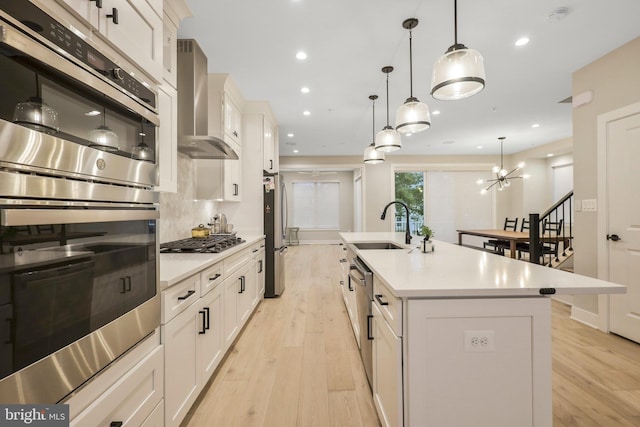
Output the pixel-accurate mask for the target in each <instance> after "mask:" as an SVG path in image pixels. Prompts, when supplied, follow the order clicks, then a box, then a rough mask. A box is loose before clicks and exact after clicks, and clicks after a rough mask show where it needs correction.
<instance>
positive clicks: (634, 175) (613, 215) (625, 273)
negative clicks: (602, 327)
mask: <svg viewBox="0 0 640 427" xmlns="http://www.w3.org/2000/svg"><path fill="white" fill-rule="evenodd" d="M638 159H640V112H637V113H636V114H634V115H630V116H627V117H624V118H621V119H619V120H615V121H611V122H609V123H608V125H607V175H608V177H607V194H608V206H607V214H608V222H609V223H608V230H607V233H608V235H609V237H610V238H611V237H613V239H609V240H608V245H609V251H608V252H609V280H611V281H612V282H616V283H620V284H622V285H625V286H627V293H626V294H618V295H611V299H610V304H611V305H610V316H611V319H610V330H611V332H614V333H616V334H619V335H622V336H624V337H626V338H629V339H631V340H633V341H636V342H640V282H639V281H638V277H640V192H638V191H637V189H636V188H635V185H636V183H638V182H640V168H638ZM613 235H617V236H619V239H620V240H617V241H615V240H614V239H615V237H614V236H613Z"/></svg>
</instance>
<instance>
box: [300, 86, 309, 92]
mask: <svg viewBox="0 0 640 427" xmlns="http://www.w3.org/2000/svg"><path fill="white" fill-rule="evenodd" d="M300 92H302V93H309V88H308V87H306V86H305V87H301V88H300Z"/></svg>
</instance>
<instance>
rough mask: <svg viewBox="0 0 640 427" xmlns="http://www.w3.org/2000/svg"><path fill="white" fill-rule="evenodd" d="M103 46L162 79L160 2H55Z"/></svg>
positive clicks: (153, 0)
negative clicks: (84, 26) (78, 20)
mask: <svg viewBox="0 0 640 427" xmlns="http://www.w3.org/2000/svg"><path fill="white" fill-rule="evenodd" d="M56 1H57V2H58V3H60V4H61V5H62V6H63V7H64V9H65V11H66V13H69V14H70V15H71V16H73V18H75V19H80V20H82V21H84V22H85V23H86V24H87V26H88V28H90V29H91V33H92V34H88V36H89V37H91V39H92V40H94V41H96V42H97V43H98V44H102V43H106V44H107V45H108V46H110V47H111V48H113V49H114V50H115V51H116V52H118V53H120V54H122V55H124V56H125V57H126V58H127V60H128V61H129V62H131V63H132V64H135V65H137V66H138V68H140V69H141V70H143V71H144V72H146V73H147V74H148V75H149V76H150V77H152V78H153V79H154V80H155V81H156V82H160V81H161V79H162V75H163V72H162V54H163V38H162V37H163V23H162V0H144V1H140V0H135V1H134V0H56Z"/></svg>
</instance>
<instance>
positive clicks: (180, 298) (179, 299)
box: [178, 289, 196, 301]
mask: <svg viewBox="0 0 640 427" xmlns="http://www.w3.org/2000/svg"><path fill="white" fill-rule="evenodd" d="M195 293H196V291H194V290H193V289H191V290H190V291H187V294H186V295H183V296H181V297H178V301H182V300H185V299H187V298H189V297H190V296H191V295H193V294H195Z"/></svg>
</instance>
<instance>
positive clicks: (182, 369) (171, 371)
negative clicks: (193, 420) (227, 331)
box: [162, 279, 224, 426]
mask: <svg viewBox="0 0 640 427" xmlns="http://www.w3.org/2000/svg"><path fill="white" fill-rule="evenodd" d="M187 280H188V281H189V280H190V279H187ZM179 285H180V284H178V285H175V286H179ZM165 292H166V291H165ZM222 295H223V288H222V287H221V286H217V287H215V288H213V289H212V290H211V291H210V292H209V293H207V294H206V295H205V296H203V297H202V298H199V299H197V300H195V301H194V302H193V303H192V304H191V305H190V306H189V307H187V308H186V309H185V310H184V311H182V312H181V313H180V314H178V315H176V316H175V317H174V318H173V319H171V321H169V322H168V323H167V324H165V325H163V326H162V332H163V340H164V343H165V369H166V390H165V413H166V416H165V424H166V425H167V426H177V425H179V424H180V422H181V421H182V420H183V419H184V417H185V415H186V414H187V412H188V411H189V409H190V408H191V405H192V404H193V402H195V400H196V398H197V397H198V394H199V393H200V391H201V390H202V388H203V387H204V385H205V384H206V383H207V381H208V380H209V378H210V377H211V374H213V371H214V370H215V368H216V367H217V366H218V363H219V362H220V360H221V359H222V355H223V354H224V342H223V335H222V325H223V308H222V298H223V297H222Z"/></svg>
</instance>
